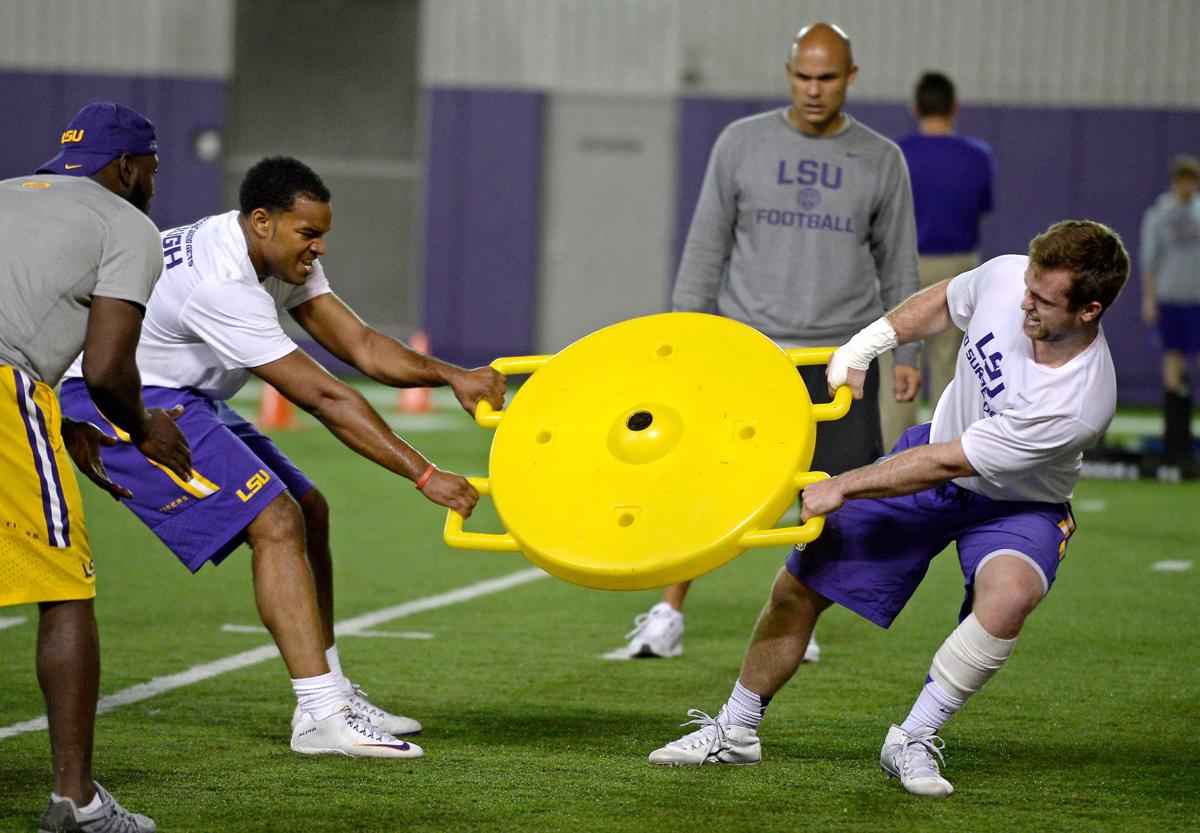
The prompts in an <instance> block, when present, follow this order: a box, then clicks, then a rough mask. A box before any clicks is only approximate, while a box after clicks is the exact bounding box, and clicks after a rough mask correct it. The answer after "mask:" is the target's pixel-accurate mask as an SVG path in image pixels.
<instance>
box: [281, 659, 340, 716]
mask: <svg viewBox="0 0 1200 833" xmlns="http://www.w3.org/2000/svg"><path fill="white" fill-rule="evenodd" d="M342 679H344V678H342V677H341V675H340V674H339V675H335V674H334V673H333V672H332V671H331V672H329V673H328V674H320V675H318V676H316V677H301V678H300V679H294V680H292V690H293V691H295V692H296V700H297V702H299V703H300V711H302V712H308V713H309V714H310V715H312V719H313V720H324V719H325V718H327V717H329V715H331V714H334V713H335V712H337V711H338V710H339V709H340V708H341V707H342V706H344V705H346V695H345V693H344V692H343V691H342V686H341V680H342Z"/></svg>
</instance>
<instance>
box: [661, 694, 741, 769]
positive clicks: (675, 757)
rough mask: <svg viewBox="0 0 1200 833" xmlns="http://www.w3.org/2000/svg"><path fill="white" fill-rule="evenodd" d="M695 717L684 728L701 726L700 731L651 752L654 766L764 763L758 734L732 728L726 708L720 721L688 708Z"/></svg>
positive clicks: (736, 727) (689, 713) (689, 714)
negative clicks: (726, 716)
mask: <svg viewBox="0 0 1200 833" xmlns="http://www.w3.org/2000/svg"><path fill="white" fill-rule="evenodd" d="M688 717H691V718H693V719H692V720H689V721H688V722H687V723H681V724H679V725H680V726H690V725H692V724H693V723H698V724H700V728H699V729H697V730H696V731H694V732H692V733H691V734H689V735H684V736H683V737H681V738H680V739H679V740H673V741H671V742H670V743H668V744H667V745H666V746H663V747H661V748H659V749H655V750H654V751H653V752H651V753H650V763H652V764H665V765H667V766H701V765H703V764H756V763H758V762H759V761H760V760H762V744H760V743H759V742H758V734H757V733H755V731H754V730H753V729H747V728H746V727H745V726H731V725H730V724H729V723H728V722H727V721H726V719H725V709H724V708H722V709H721V711H720V712H718V713H717V717H716V719H713V718H712V717H709V716H708V715H707V714H705V713H704V712H702V711H700V710H699V709H688Z"/></svg>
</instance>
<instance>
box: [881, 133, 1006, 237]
mask: <svg viewBox="0 0 1200 833" xmlns="http://www.w3.org/2000/svg"><path fill="white" fill-rule="evenodd" d="M896 144H898V145H900V150H901V152H903V153H904V160H905V161H906V162H907V163H908V173H909V177H910V178H911V179H912V192H913V210H914V213H915V214H916V219H917V251H918V252H920V253H921V254H923V255H946V254H959V253H962V252H973V251H975V250H976V249H977V248H978V247H979V218H980V217H981V216H982V215H983V214H986V213H987V212H989V211H991V210H992V177H993V171H994V169H995V160H994V158H993V157H992V150H991V148H989V147H988V146H987V145H986V144H984V143H983V142H981V141H979V140H978V139H971V138H968V137H966V136H954V135H951V136H924V135H921V134H913V135H911V136H905V137H903V138H902V139H898V140H897V142H896Z"/></svg>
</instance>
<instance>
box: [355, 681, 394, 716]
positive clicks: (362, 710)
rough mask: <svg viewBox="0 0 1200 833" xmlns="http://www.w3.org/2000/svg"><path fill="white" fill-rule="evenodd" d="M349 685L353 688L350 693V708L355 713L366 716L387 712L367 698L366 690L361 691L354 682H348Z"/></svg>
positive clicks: (380, 714) (381, 714) (383, 714)
mask: <svg viewBox="0 0 1200 833" xmlns="http://www.w3.org/2000/svg"><path fill="white" fill-rule="evenodd" d="M350 687H351V688H352V689H354V691H353V693H352V694H351V695H350V708H351V709H352V710H353V711H354V712H355V713H357V714H360V715H363V716H365V717H367V718H371V717H383V716H385V715H386V714H387V713H386V712H385V711H384V710H383V709H381V708H379V707H378V706H375V705H372V704H371V702H370V701H369V700H367V692H365V691H363V689H362V688H361V687H360V686H358V685H357V684H355V683H350Z"/></svg>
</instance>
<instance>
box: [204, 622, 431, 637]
mask: <svg viewBox="0 0 1200 833" xmlns="http://www.w3.org/2000/svg"><path fill="white" fill-rule="evenodd" d="M221 630H222V631H224V632H225V633H257V634H266V633H270V631H268V630H267V629H266V628H264V627H263V626H262V625H221ZM339 635H340V636H384V637H391V638H392V639H433V634H431V633H429V632H428V631H350V632H346V631H339Z"/></svg>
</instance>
